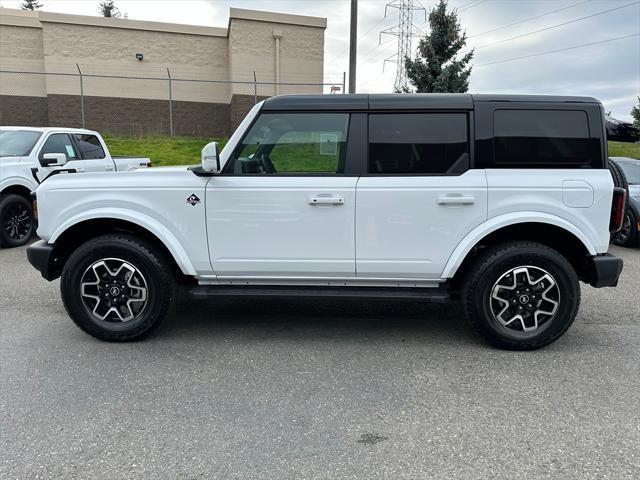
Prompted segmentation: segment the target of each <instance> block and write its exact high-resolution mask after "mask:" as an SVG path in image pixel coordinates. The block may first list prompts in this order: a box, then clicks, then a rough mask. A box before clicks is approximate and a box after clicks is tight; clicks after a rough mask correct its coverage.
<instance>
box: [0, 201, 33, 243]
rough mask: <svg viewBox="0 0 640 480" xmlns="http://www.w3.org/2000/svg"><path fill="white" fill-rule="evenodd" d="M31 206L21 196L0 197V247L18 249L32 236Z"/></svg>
mask: <svg viewBox="0 0 640 480" xmlns="http://www.w3.org/2000/svg"><path fill="white" fill-rule="evenodd" d="M34 231H35V228H34V225H33V212H32V211H31V204H30V203H29V201H28V200H27V199H26V198H24V197H23V196H21V195H16V194H9V195H2V196H1V197H0V246H2V247H19V246H21V245H25V244H26V243H27V242H28V241H29V239H31V237H32V236H33V233H34Z"/></svg>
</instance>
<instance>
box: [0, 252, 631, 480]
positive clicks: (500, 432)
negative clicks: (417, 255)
mask: <svg viewBox="0 0 640 480" xmlns="http://www.w3.org/2000/svg"><path fill="white" fill-rule="evenodd" d="M612 252H613V253H615V254H616V255H619V256H622V257H623V258H624V259H625V262H626V265H625V270H624V275H623V278H622V281H621V284H620V286H619V287H618V288H616V289H600V290H595V289H592V288H590V287H586V286H583V302H582V307H581V310H580V314H579V317H578V319H577V320H576V322H575V324H574V325H573V327H572V328H571V329H570V330H569V332H568V333H567V334H566V335H565V336H564V337H563V338H561V339H560V340H559V341H557V342H556V343H554V344H553V345H551V346H549V347H547V348H545V349H543V350H539V351H535V352H507V351H500V350H496V349H494V348H491V347H489V346H487V345H486V344H485V343H483V342H482V341H481V340H480V339H479V338H477V337H476V336H475V335H474V334H473V333H472V331H471V330H470V329H469V328H468V326H467V325H466V323H465V321H464V320H463V318H462V315H461V310H460V308H459V307H458V306H457V305H456V304H452V305H436V306H434V305H417V304H411V303H406V302H400V303H390V302H376V301H374V302H371V301H352V300H339V301H338V300H326V299H325V300H321V301H320V300H318V301H305V300H300V299H298V300H291V301H283V300H275V299H265V300H255V299H252V300H249V299H235V300H224V301H221V300H217V301H206V302H203V301H199V302H189V301H187V300H182V301H181V302H180V304H179V306H178V308H177V309H176V310H175V313H174V314H173V315H172V316H171V317H169V318H168V319H167V320H166V322H165V323H164V324H163V325H162V326H161V327H160V329H159V330H158V331H157V333H155V334H154V335H153V336H152V337H151V338H149V339H148V340H146V341H143V342H139V343H129V344H110V343H103V342H100V341H98V340H94V339H93V338H91V337H89V336H87V335H86V334H84V333H83V332H81V331H80V330H79V329H78V328H77V327H76V326H75V325H74V324H73V323H72V322H71V320H70V319H69V318H68V317H67V315H66V313H65V311H64V308H63V306H62V302H61V300H60V296H59V291H58V288H59V282H58V281H55V282H52V283H48V282H46V281H44V280H43V279H42V278H40V276H39V273H38V272H36V271H35V270H34V269H32V268H31V267H30V265H28V263H27V261H26V255H25V249H24V248H19V249H12V250H0V479H37V478H40V479H58V478H59V479H65V480H66V479H96V480H97V479H110V480H111V479H138V478H140V479H209V478H221V479H226V478H232V479H262V478H269V479H271V478H272V479H289V478H291V479H307V478H308V479H312V478H313V479H315V478H317V479H345V478H353V479H404V478H407V479H422V478H437V479H447V478H456V479H463V478H469V479H485V478H486V479H517V478H528V479H546V478H549V479H564V478H567V479H581V480H586V479H606V478H610V479H616V480H617V479H637V478H639V477H640V250H625V249H619V248H612Z"/></svg>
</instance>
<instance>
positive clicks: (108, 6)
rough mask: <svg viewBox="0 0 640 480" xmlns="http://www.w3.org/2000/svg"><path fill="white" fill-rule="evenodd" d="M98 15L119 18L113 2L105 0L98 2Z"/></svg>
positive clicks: (118, 12) (118, 11)
mask: <svg viewBox="0 0 640 480" xmlns="http://www.w3.org/2000/svg"><path fill="white" fill-rule="evenodd" d="M100 15H102V16H103V17H109V18H111V17H113V18H119V17H120V10H118V7H116V6H115V4H114V3H113V0H105V1H104V2H100Z"/></svg>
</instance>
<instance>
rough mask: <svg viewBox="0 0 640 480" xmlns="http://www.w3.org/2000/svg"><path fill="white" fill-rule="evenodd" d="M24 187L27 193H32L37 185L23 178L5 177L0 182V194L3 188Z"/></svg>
mask: <svg viewBox="0 0 640 480" xmlns="http://www.w3.org/2000/svg"><path fill="white" fill-rule="evenodd" d="M16 186H20V187H25V188H28V189H29V191H31V192H33V191H34V190H35V189H36V187H37V186H38V185H36V184H35V183H34V182H30V181H28V180H26V179H24V178H23V177H7V178H3V179H2V180H0V192H2V191H3V190H4V189H5V188H8V187H16Z"/></svg>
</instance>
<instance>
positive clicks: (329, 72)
mask: <svg viewBox="0 0 640 480" xmlns="http://www.w3.org/2000/svg"><path fill="white" fill-rule="evenodd" d="M40 2H41V3H44V5H45V6H44V10H48V11H54V12H65V13H77V14H84V15H95V14H97V8H98V7H97V5H98V3H99V1H98V0H40ZM20 3H21V1H20V0H0V4H1V5H2V6H4V7H14V8H16V7H18V6H19V5H20ZM386 3H388V2H387V1H386V0H360V1H359V22H358V24H359V26H358V36H359V37H360V38H359V43H358V74H357V85H358V91H360V92H390V91H392V88H393V81H394V78H395V64H390V63H387V65H386V67H385V71H384V72H383V59H384V58H387V57H389V56H391V55H393V53H394V52H395V49H396V38H395V37H389V36H383V38H382V42H383V43H382V45H381V46H378V35H379V32H380V31H381V30H383V29H385V28H389V27H392V26H393V25H394V22H397V10H394V9H390V10H389V15H388V17H387V18H384V10H385V4H386ZM435 3H436V0H423V1H422V4H423V5H424V6H425V7H427V9H429V8H431V7H432V6H433V5H434V4H435ZM449 4H450V6H451V7H452V8H458V9H459V10H460V17H461V19H462V23H463V26H464V28H466V30H467V33H468V35H469V40H468V45H469V47H476V48H477V50H476V55H475V58H474V59H473V63H474V69H473V74H472V76H471V88H470V91H471V92H473V93H548V94H573V95H589V96H595V97H597V98H599V99H600V100H602V101H603V103H604V104H605V106H606V108H607V109H610V110H611V111H612V112H613V115H614V116H616V117H618V118H620V119H627V120H628V119H630V118H631V117H630V115H629V111H630V110H631V107H632V105H633V104H634V101H637V100H636V97H637V96H638V95H640V37H639V36H633V37H629V38H626V39H619V40H615V41H611V42H606V43H599V44H596V45H590V46H585V47H581V48H575V49H570V50H565V51H561V52H557V53H551V54H547V55H538V56H534V57H530V58H522V59H517V60H513V59H514V58H515V57H526V56H529V55H536V54H539V53H543V52H548V51H553V50H560V49H565V48H568V47H574V46H578V45H581V44H585V43H593V42H602V41H606V40H609V39H613V38H616V37H622V36H628V35H633V34H638V33H640V2H638V1H637V0H586V1H585V0H582V1H581V0H450V2H449ZM630 4H632V5H630ZM116 5H117V6H118V7H119V8H120V10H122V11H123V12H126V13H127V14H128V16H129V18H131V19H137V20H155V21H164V22H176V23H191V24H200V25H209V26H217V27H226V25H227V21H228V16H229V7H230V6H234V7H239V8H249V9H257V10H270V11H277V12H285V13H297V14H301V15H314V16H322V17H327V19H328V27H327V31H326V43H325V81H328V82H334V81H335V82H336V83H340V82H341V81H342V72H343V71H345V70H346V69H347V67H348V29H349V0H180V1H175V0H173V1H170V0H116ZM626 5H629V6H626ZM625 6H626V7H625ZM565 7H567V8H565ZM618 7H624V8H619V9H617V10H615V11H611V12H609V13H603V14H601V15H595V16H593V17H591V18H586V19H582V20H579V19H581V18H582V17H587V16H590V15H594V14H598V13H600V12H605V11H606V10H611V9H616V8H618ZM558 10H560V11H558ZM552 11H556V12H555V13H550V14H549V15H544V14H547V13H549V12H552ZM531 17H538V18H535V19H532V20H528V19H531ZM574 20H576V21H574ZM571 21H573V22H571ZM515 22H521V23H518V24H517V25H512V26H507V25H510V24H512V23H515ZM564 22H571V23H569V24H567V25H564V26H559V27H556V28H548V27H554V26H555V25H558V24H561V23H564ZM415 23H416V24H417V25H421V24H423V23H424V13H422V12H416V14H415ZM505 26H507V27H505ZM501 27H505V28H501ZM423 29H424V26H423ZM541 29H546V30H545V31H542V32H538V33H532V34H529V33H530V32H535V31H537V30H541ZM489 30H493V31H492V32H489V33H485V32H487V31H489ZM367 32H368V33H367ZM512 37H519V38H512ZM503 40H506V41H503ZM495 42H500V43H495ZM488 44H492V45H488ZM415 45H417V39H416V40H414V46H415ZM485 45H486V46H485ZM503 60H509V61H506V62H502V61H503ZM493 62H501V63H493ZM491 63H493V64H491Z"/></svg>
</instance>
